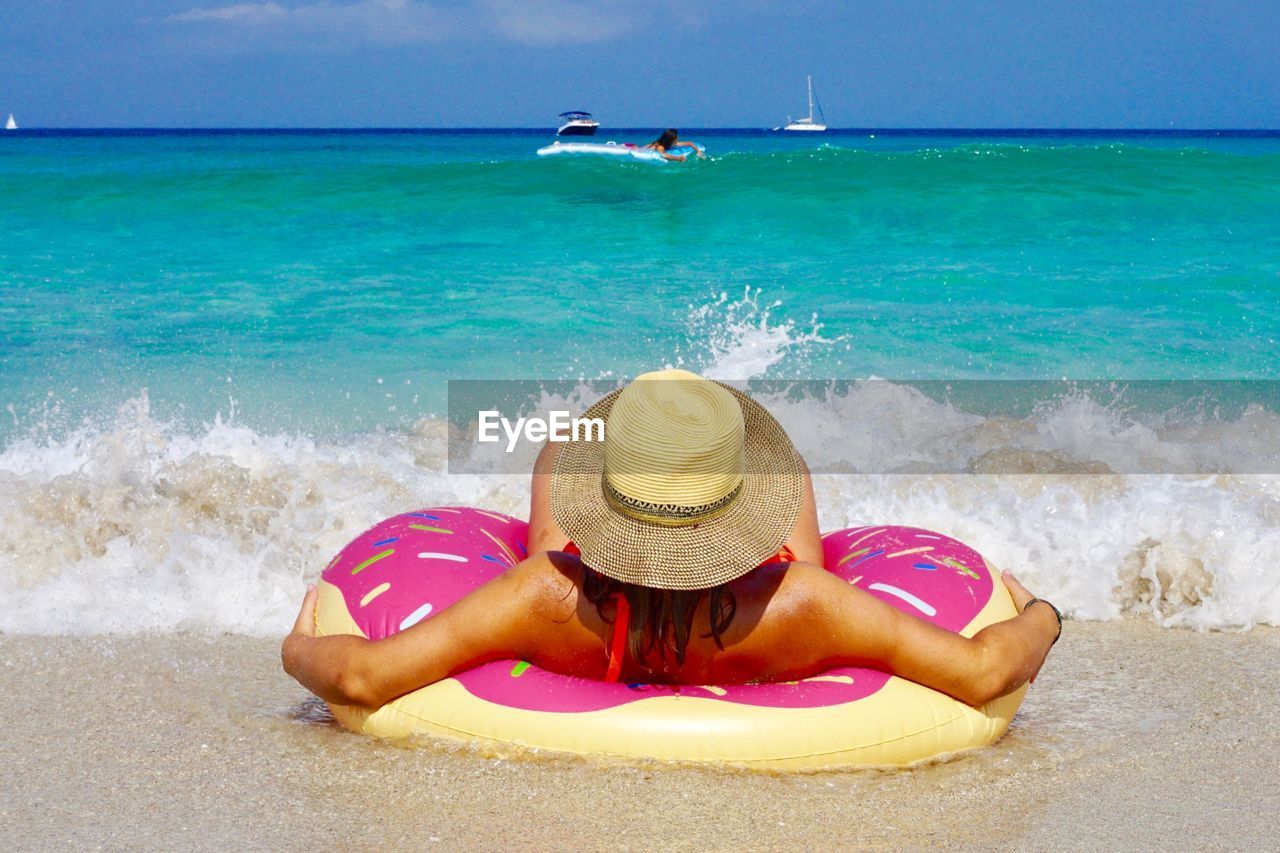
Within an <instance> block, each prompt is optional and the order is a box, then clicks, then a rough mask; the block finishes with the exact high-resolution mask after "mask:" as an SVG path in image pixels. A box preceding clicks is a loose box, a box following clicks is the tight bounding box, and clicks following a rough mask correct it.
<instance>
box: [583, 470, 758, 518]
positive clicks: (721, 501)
mask: <svg viewBox="0 0 1280 853" xmlns="http://www.w3.org/2000/svg"><path fill="white" fill-rule="evenodd" d="M601 482H602V483H603V487H604V498H605V500H606V501H607V502H608V503H609V506H610V507H612V508H613V509H614V511H616V512H619V513H621V514H622V515H625V516H628V517H630V518H634V519H638V520H640V521H648V522H650V523H652V524H660V525H662V526H664V527H685V526H687V525H690V524H699V523H701V522H704V521H710V520H711V519H713V518H717V517H718V516H721V515H724V514H725V513H726V512H728V511H729V508H730V507H731V506H733V502H734V501H735V500H737V499H738V495H740V494H742V484H743V482H745V481H744V480H739V481H738V485H736V486H734V487H733V489H732V490H731V491H730V492H729V493H728V494H727V495H724V496H723V497H719V498H716V499H715V500H714V501H711V502H710V503H705V504H699V505H698V506H685V505H683V504H660V503H653V502H651V501H642V500H639V499H637V498H633V497H630V496H629V495H624V494H622V492H619V491H618V490H617V489H615V488H614V487H613V486H612V485H611V484H610V483H609V478H608V477H602V478H601Z"/></svg>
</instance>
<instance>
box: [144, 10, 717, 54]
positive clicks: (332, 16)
mask: <svg viewBox="0 0 1280 853" xmlns="http://www.w3.org/2000/svg"><path fill="white" fill-rule="evenodd" d="M673 12H675V13H676V14H675V15H674V16H673V15H672V13H673ZM664 18H665V19H668V23H671V24H674V25H677V26H678V25H690V24H692V23H693V22H692V21H690V20H688V16H687V15H684V14H680V4H678V3H676V4H672V3H671V2H670V0H647V2H644V0H470V2H453V3H447V4H446V3H445V2H444V0H432V2H427V0H312V2H302V3H295V4H289V3H287V2H285V3H281V2H276V0H265V1H264V2H259V3H252V2H251V3H233V4H229V5H224V6H197V7H195V8H192V9H189V10H187V11H185V12H182V13H180V14H177V15H171V16H170V17H168V18H166V19H165V23H167V24H170V25H175V26H180V27H183V28H186V29H188V30H191V31H193V32H203V33H213V32H218V31H221V32H226V33H231V34H235V35H237V36H242V37H244V39H245V40H246V41H249V40H253V41H257V42H263V41H267V42H272V43H276V44H293V45H313V46H314V45H337V44H359V43H381V44H406V43H414V42H433V41H441V40H443V39H444V38H449V37H463V36H469V37H472V38H486V37H487V38H493V37H495V36H496V37H497V38H499V39H501V40H502V41H507V42H515V43H519V44H526V45H535V46H545V45H558V44H585V43H591V42H606V41H612V40H614V39H618V38H621V37H623V36H626V35H628V34H630V33H632V32H635V31H636V30H638V29H640V28H641V27H643V26H647V25H651V24H653V23H654V22H655V20H662V19H664Z"/></svg>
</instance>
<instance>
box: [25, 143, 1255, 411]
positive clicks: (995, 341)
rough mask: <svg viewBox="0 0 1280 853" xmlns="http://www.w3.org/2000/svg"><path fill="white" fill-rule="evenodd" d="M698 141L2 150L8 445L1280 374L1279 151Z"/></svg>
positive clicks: (1246, 146)
mask: <svg viewBox="0 0 1280 853" xmlns="http://www.w3.org/2000/svg"><path fill="white" fill-rule="evenodd" d="M649 133H650V132H647V131H640V130H633V131H623V132H618V133H609V132H608V131H607V130H604V131H602V137H601V139H602V140H603V139H605V138H608V139H612V138H617V139H619V140H623V139H626V140H635V141H645V140H646V138H647V136H648V135H649ZM685 136H686V138H690V139H694V140H698V141H701V142H702V143H704V144H705V145H706V147H707V148H708V150H709V151H710V153H711V155H712V156H711V159H710V160H708V161H702V162H691V163H687V164H670V165H666V166H655V165H652V164H644V163H625V164H623V163H614V162H596V161H593V160H587V159H579V160H569V161H564V160H551V159H539V158H537V157H536V156H534V151H535V150H536V149H537V148H538V147H540V146H541V145H544V144H546V143H547V142H548V141H549V140H548V135H547V133H546V132H543V131H537V132H533V131H508V132H480V131H465V132H436V131H431V132H252V133H250V132H243V133H241V132H235V133H231V132H222V133H212V132H209V133H201V132H181V133H177V132H168V133H165V132H129V133H106V132H102V133H97V132H78V133H52V132H50V133H38V134H28V133H26V132H24V133H21V134H20V135H18V136H16V137H14V138H10V137H2V138H0V181H2V185H3V187H4V191H3V193H2V194H0V234H2V235H3V238H2V240H0V270H2V272H0V276H3V278H2V279H0V280H2V281H3V289H2V290H0V330H2V333H0V403H3V404H4V405H5V406H12V407H13V411H14V412H15V415H14V416H13V417H10V418H7V419H6V420H7V421H8V423H6V424H5V426H4V429H5V430H6V432H11V431H12V429H13V427H14V423H13V421H14V418H16V420H17V423H18V425H19V426H20V425H21V424H23V423H26V422H27V421H28V419H29V418H30V417H31V416H32V415H33V413H36V412H39V413H40V415H41V416H43V415H44V412H45V410H46V408H47V407H48V406H49V405H51V404H53V403H57V404H59V405H60V411H61V412H62V413H63V415H64V416H65V417H70V418H73V419H78V418H79V417H82V416H84V415H94V414H97V413H100V412H101V411H102V410H104V408H113V407H114V405H116V404H118V403H119V402H120V401H122V400H123V399H125V398H126V397H127V396H131V395H133V394H136V393H137V392H138V391H139V390H140V389H143V388H146V389H148V391H149V394H150V401H151V405H152V406H153V407H155V408H156V409H157V410H158V411H163V412H165V413H179V412H181V413H182V414H183V415H184V416H186V417H191V418H196V419H199V418H204V417H208V416H210V415H211V414H212V413H213V412H215V411H217V410H218V409H219V408H222V409H224V410H225V408H226V406H227V400H228V397H229V396H234V398H235V399H236V400H237V403H238V406H239V408H240V411H241V413H242V415H243V416H244V417H246V418H247V419H249V421H250V422H252V423H254V424H256V425H263V426H270V427H273V428H276V427H278V428H286V429H304V430H317V429H318V430H325V431H332V430H345V429H350V428H355V427H369V426H374V425H378V424H403V423H405V422H407V421H408V420H411V419H412V418H414V417H416V416H419V415H421V414H422V413H423V411H424V407H425V408H426V409H434V408H438V404H439V396H438V395H439V388H437V387H433V386H435V385H437V384H438V382H439V380H441V379H443V378H500V377H525V378H574V377H578V376H585V377H587V378H593V377H596V376H600V375H632V374H635V373H637V372H641V371H643V370H645V369H649V368H652V367H654V366H660V365H661V364H664V363H668V362H673V361H675V360H676V359H679V358H683V359H684V360H685V362H686V363H687V364H690V365H692V366H694V367H695V368H697V369H708V368H713V367H722V368H725V369H727V370H728V371H729V372H733V373H735V374H736V373H739V372H742V371H740V370H735V367H734V366H733V365H729V364H724V363H723V360H724V359H725V358H728V359H730V360H735V359H747V360H749V361H750V365H749V368H748V370H747V371H746V372H748V373H752V374H758V373H765V374H767V375H770V376H781V377H804V378H825V377H842V378H849V377H862V376H871V375H875V376H883V377H888V378H930V379H939V378H941V379H948V378H959V377H983V378H991V377H1019V378H1059V377H1064V376H1065V377H1071V378H1108V379H1109V378H1129V379H1133V378H1158V379H1163V378H1232V379H1236V378H1257V377H1273V378H1274V377H1276V376H1277V364H1278V361H1277V355H1276V353H1277V352H1280V344H1278V343H1277V341H1278V340H1280V227H1277V223H1280V135H1269V134H1247V135H1204V134H1195V135H1178V134H1159V135H1152V134H1145V135H1125V134H1117V133H1108V134H1099V135H1090V134H1087V133H1071V134H1050V133H1008V134H1000V133H998V132H991V133H982V134H980V135H969V134H965V133H963V132H931V133H919V132H915V133H912V132H902V131H865V132H863V131H859V132H838V133H828V134H826V135H825V136H823V137H821V138H820V139H813V138H811V137H805V138H795V137H794V136H784V135H782V134H775V133H768V132H733V131H705V130H704V131H689V132H686V134H685ZM722 294H723V302H722V301H721V300H722ZM744 297H745V299H744ZM716 306H719V307H716ZM752 330H755V331H756V332H757V334H756V335H755V336H754V338H753V339H752V340H746V339H744V336H750V335H751V332H752ZM761 332H772V334H771V335H770V334H761ZM752 344H754V345H755V346H757V347H759V346H764V347H766V348H769V349H768V351H765V352H759V351H754V350H753V351H751V352H735V350H741V349H742V348H743V346H744V345H752ZM770 347H771V348H770ZM749 348H750V347H749ZM379 378H381V379H382V380H383V384H382V386H379V385H378V383H377V379H379ZM406 380H409V381H411V382H412V386H411V387H412V388H413V389H414V394H410V395H409V396H408V397H406V396H405V393H406V392H405V391H404V390H402V389H403V388H404V387H405V384H404V383H405V381H406ZM388 387H394V389H395V391H394V395H393V398H392V399H394V403H393V404H392V405H396V409H395V411H394V412H392V411H389V405H388V404H386V403H384V402H382V401H385V400H387V399H388V398H387V397H385V394H386V393H387V391H386V390H385V389H386V388H388ZM415 395H416V396H417V402H416V403H415V402H414V397H415Z"/></svg>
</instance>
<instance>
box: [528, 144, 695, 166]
mask: <svg viewBox="0 0 1280 853" xmlns="http://www.w3.org/2000/svg"><path fill="white" fill-rule="evenodd" d="M686 152H687V153H688V156H689V157H696V156H697V154H695V153H694V152H693V150H692V149H690V148H681V149H680V150H679V151H678V152H672V153H680V154H684V153H686ZM538 156H539V157H614V158H618V159H631V160H641V161H643V162H646V163H676V162H679V161H677V160H668V159H667V158H665V157H663V156H662V154H661V153H660V152H658V151H655V150H653V149H652V148H641V147H640V146H638V145H632V144H631V143H629V142H622V143H620V142H560V141H559V140H557V141H555V142H553V143H551V144H550V145H548V146H547V147H546V148H539V149H538Z"/></svg>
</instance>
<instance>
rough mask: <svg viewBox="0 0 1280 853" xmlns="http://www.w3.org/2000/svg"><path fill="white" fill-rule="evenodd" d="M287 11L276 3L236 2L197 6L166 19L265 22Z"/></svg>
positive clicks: (272, 20) (273, 20)
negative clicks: (206, 6)
mask: <svg viewBox="0 0 1280 853" xmlns="http://www.w3.org/2000/svg"><path fill="white" fill-rule="evenodd" d="M288 16H289V12H288V11H287V10H286V9H285V8H284V7H283V6H281V5H279V4H277V3H237V4H235V5H234V6H219V7H217V8H214V9H205V8H203V7H197V8H195V9H192V10H190V11H187V12H183V13H182V14H181V15H171V16H170V17H169V18H167V19H166V20H169V21H172V22H176V23H196V22H201V21H232V22H239V23H246V24H267V23H272V22H275V21H280V20H283V19H284V18H287V17H288Z"/></svg>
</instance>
